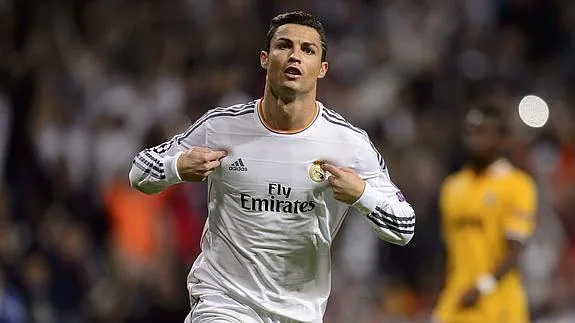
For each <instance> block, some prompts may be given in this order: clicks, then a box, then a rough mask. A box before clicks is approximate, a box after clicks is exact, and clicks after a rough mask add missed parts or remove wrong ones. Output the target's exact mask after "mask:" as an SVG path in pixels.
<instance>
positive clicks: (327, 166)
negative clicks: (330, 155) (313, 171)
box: [321, 163, 342, 176]
mask: <svg viewBox="0 0 575 323" xmlns="http://www.w3.org/2000/svg"><path fill="white" fill-rule="evenodd" d="M321 168H322V169H323V170H325V171H328V172H330V173H331V174H332V175H335V176H340V175H341V174H342V172H341V170H340V169H339V167H336V166H334V165H332V164H328V163H323V164H321Z"/></svg>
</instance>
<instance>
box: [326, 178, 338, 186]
mask: <svg viewBox="0 0 575 323" xmlns="http://www.w3.org/2000/svg"><path fill="white" fill-rule="evenodd" d="M336 180H337V178H336V177H335V176H333V175H332V176H330V177H328V178H327V181H328V183H329V185H331V186H335V185H336Z"/></svg>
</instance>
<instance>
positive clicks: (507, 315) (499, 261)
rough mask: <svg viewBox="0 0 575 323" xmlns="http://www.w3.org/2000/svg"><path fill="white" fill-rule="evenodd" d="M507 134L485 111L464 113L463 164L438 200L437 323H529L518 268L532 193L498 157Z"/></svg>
mask: <svg viewBox="0 0 575 323" xmlns="http://www.w3.org/2000/svg"><path fill="white" fill-rule="evenodd" d="M506 132H507V125H506V122H505V119H504V118H503V117H502V115H501V114H500V113H499V112H498V111H497V109H496V108H495V107H493V106H491V105H489V104H484V105H480V106H478V107H477V108H474V109H472V110H470V111H469V113H468V114H467V118H466V123H465V133H464V139H465V143H466V146H467V149H468V152H469V155H470V159H469V162H468V163H467V165H465V166H464V167H463V168H462V169H461V170H459V171H458V172H456V173H454V174H452V175H450V176H449V177H448V178H447V179H446V180H445V181H444V183H443V185H442V188H441V193H440V209H441V214H442V228H443V237H444V240H445V245H446V250H447V272H446V280H445V286H444V290H443V291H442V293H441V295H440V298H439V302H438V305H437V307H436V309H435V312H434V318H435V319H436V321H438V322H441V323H455V322H457V323H474V322H477V323H486V322H489V323H526V322H529V315H528V307H527V303H526V296H525V294H524V291H523V287H522V283H521V277H520V273H519V271H518V269H517V261H518V257H519V255H520V253H521V250H522V249H523V245H524V244H525V242H526V240H527V239H528V238H529V237H530V235H531V234H532V233H533V230H534V227H535V212H536V188H535V184H534V181H533V179H532V178H531V177H530V176H529V175H528V174H526V173H524V172H523V171H521V170H519V169H517V168H515V167H514V166H512V165H511V163H510V162H509V161H508V160H506V159H505V158H504V157H503V148H504V142H505V139H506Z"/></svg>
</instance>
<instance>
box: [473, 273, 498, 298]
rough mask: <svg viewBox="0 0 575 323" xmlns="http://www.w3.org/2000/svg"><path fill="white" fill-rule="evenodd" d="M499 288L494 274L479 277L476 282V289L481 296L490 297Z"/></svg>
mask: <svg viewBox="0 0 575 323" xmlns="http://www.w3.org/2000/svg"><path fill="white" fill-rule="evenodd" d="M496 287H497V279H495V277H494V276H493V275H492V274H484V275H481V276H479V278H478V279H477V281H476V282H475V288H476V289H477V291H479V293H480V294H481V295H488V294H491V293H493V291H494V290H495V288H496Z"/></svg>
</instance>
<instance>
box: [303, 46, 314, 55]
mask: <svg viewBox="0 0 575 323" xmlns="http://www.w3.org/2000/svg"><path fill="white" fill-rule="evenodd" d="M303 52H304V53H306V54H308V55H313V54H315V51H314V50H313V49H311V48H304V50H303Z"/></svg>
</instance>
